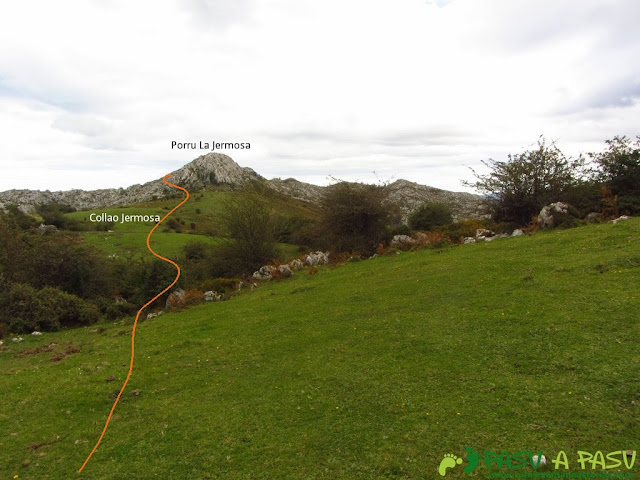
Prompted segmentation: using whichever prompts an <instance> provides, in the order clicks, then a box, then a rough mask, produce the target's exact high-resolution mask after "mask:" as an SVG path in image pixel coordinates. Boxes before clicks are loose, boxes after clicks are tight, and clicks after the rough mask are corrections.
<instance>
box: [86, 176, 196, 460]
mask: <svg viewBox="0 0 640 480" xmlns="http://www.w3.org/2000/svg"><path fill="white" fill-rule="evenodd" d="M172 176H173V175H172V174H170V173H169V174H167V175H165V176H164V177H162V181H163V182H164V183H166V184H167V185H169V186H170V187H174V188H177V189H179V190H182V191H183V192H184V193H186V194H187V196H186V197H185V199H184V200H183V201H182V202H180V203H179V204H178V205H176V206H175V207H173V209H172V210H171V211H170V212H169V213H167V214H166V215H165V216H164V217H163V218H162V220H160V221H159V222H158V223H156V224H155V225H154V227H153V228H152V229H151V231H150V232H149V235H147V248H148V249H149V251H150V252H151V253H153V254H154V255H155V256H156V257H158V258H159V259H161V260H164V261H165V262H169V263H170V264H172V265H173V266H174V267H176V269H177V270H178V273H177V274H176V278H175V279H174V280H173V282H172V283H171V285H169V286H168V287H167V288H165V289H164V290H162V291H161V292H160V293H159V294H157V295H156V296H155V297H153V298H152V299H151V300H149V301H148V302H147V303H145V304H144V305H143V306H142V308H140V310H138V314H137V315H136V319H135V321H134V322H133V330H132V332H131V363H130V364H129V373H128V374H127V379H126V380H125V381H124V384H123V385H122V388H121V389H120V393H118V396H117V397H116V401H115V402H114V403H113V407H111V411H110V412H109V416H108V417H107V422H106V423H105V424H104V428H103V429H102V434H101V435H100V438H99V439H98V442H97V443H96V445H95V447H93V450H91V453H90V454H89V456H88V457H87V459H86V460H85V461H84V463H83V464H82V466H81V467H80V470H78V472H82V470H83V469H84V467H85V466H86V465H87V462H88V461H89V459H90V458H91V457H92V456H93V454H94V453H95V451H96V450H97V449H98V445H100V442H102V438H103V437H104V434H105V432H106V431H107V427H108V426H109V422H110V421H111V416H112V415H113V411H114V410H115V409H116V405H118V402H119V401H120V396H121V395H122V392H124V389H125V388H126V386H127V383H129V378H130V377H131V372H132V371H133V356H134V346H135V338H136V326H137V325H138V319H139V318H140V314H141V313H142V311H143V310H144V309H145V308H147V307H148V306H149V305H151V304H152V303H153V302H155V301H156V300H157V299H158V298H160V296H162V295H163V294H164V293H165V292H167V291H168V290H169V289H170V288H171V287H173V286H174V285H175V284H176V282H177V281H178V279H179V278H180V267H179V266H178V264H177V263H176V262H174V261H172V260H169V259H168V258H165V257H163V256H162V255H158V254H157V253H156V252H154V251H153V249H152V248H151V245H149V240H150V239H151V234H152V233H153V232H154V231H155V229H156V228H158V226H159V225H160V224H161V223H162V222H164V221H165V220H166V219H167V217H169V215H171V214H172V213H173V212H175V211H176V210H177V209H178V208H180V207H181V206H182V205H184V204H185V202H186V201H187V200H189V192H188V191H187V190H186V189H185V188H182V187H179V186H178V185H174V184H173V183H169V182H167V177H172Z"/></svg>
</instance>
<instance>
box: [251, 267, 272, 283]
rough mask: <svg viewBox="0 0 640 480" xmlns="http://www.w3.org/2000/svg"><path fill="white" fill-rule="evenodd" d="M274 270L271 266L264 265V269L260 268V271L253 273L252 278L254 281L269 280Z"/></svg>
mask: <svg viewBox="0 0 640 480" xmlns="http://www.w3.org/2000/svg"><path fill="white" fill-rule="evenodd" d="M275 270H276V268H275V267H272V266H271V265H265V266H264V267H260V270H258V271H257V272H253V278H255V279H256V280H271V279H272V278H273V272H275Z"/></svg>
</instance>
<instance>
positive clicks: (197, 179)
mask: <svg viewBox="0 0 640 480" xmlns="http://www.w3.org/2000/svg"><path fill="white" fill-rule="evenodd" d="M172 175H173V177H171V178H170V179H169V180H170V181H171V182H172V183H175V184H176V185H180V186H182V187H184V188H186V189H187V190H189V191H190V192H196V191H198V190H202V189H205V188H208V187H211V186H226V187H229V188H239V187H242V186H243V185H246V184H247V183H250V182H260V183H263V184H264V185H266V186H267V187H269V188H271V189H272V190H275V191H276V192H279V193H281V194H283V195H287V196H289V197H292V198H295V199H299V200H303V201H306V202H310V203H313V204H318V203H319V202H320V200H321V199H322V196H323V194H324V191H325V189H326V188H327V187H320V186H318V185H311V184H309V183H304V182H300V181H298V180H296V179H294V178H287V179H285V180H282V179H280V178H275V179H272V180H266V179H265V178H264V177H262V176H260V175H258V174H257V173H256V172H255V171H253V170H252V169H250V168H243V167H240V166H239V165H238V164H237V163H236V162H234V161H233V160H232V159H231V157H229V156H227V155H223V154H220V153H208V154H206V155H202V156H200V157H198V158H196V159H195V160H193V161H191V162H189V163H188V164H186V165H185V166H184V167H182V168H180V169H178V170H176V171H174V172H172ZM387 188H388V189H389V199H390V200H391V201H392V202H394V203H396V204H398V206H399V207H400V210H401V213H402V216H403V217H404V220H405V221H406V219H407V218H408V216H409V215H410V213H411V212H412V211H414V210H415V209H416V208H418V207H419V206H420V205H422V204H423V203H425V202H441V203H444V204H446V205H448V206H449V207H450V208H451V210H452V211H453V212H454V219H456V220H457V219H463V218H480V217H482V216H483V215H482V207H481V201H482V197H480V196H478V195H473V194H471V193H464V192H449V191H447V190H440V189H438V188H433V187H428V186H426V185H419V184H417V183H414V182H409V181H407V180H397V181H396V182H394V183H392V184H390V185H388V186H387ZM175 193H176V191H175V189H173V188H171V187H169V186H167V185H165V184H164V183H163V182H162V180H161V179H157V180H153V181H151V182H147V183H145V184H144V185H132V186H130V187H128V188H110V189H102V190H91V191H84V190H68V191H64V192H50V191H48V190H47V191H44V192H43V191H39V190H9V191H6V192H1V193H0V209H3V208H5V207H4V205H5V204H19V205H21V208H22V209H24V210H26V211H35V209H34V207H33V206H34V205H42V204H46V203H60V204H65V205H70V206H72V207H74V208H75V209H77V210H89V209H95V208H100V207H121V206H127V205H133V204H136V203H140V202H147V201H150V200H154V199H157V198H163V197H165V196H167V195H172V194H175Z"/></svg>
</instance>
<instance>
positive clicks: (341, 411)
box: [0, 219, 640, 479]
mask: <svg viewBox="0 0 640 480" xmlns="http://www.w3.org/2000/svg"><path fill="white" fill-rule="evenodd" d="M639 267H640V221H639V220H638V219H632V220H630V221H628V222H622V223H620V224H618V225H611V224H603V225H596V226H588V227H581V228H577V229H573V230H566V231H558V232H552V233H541V234H536V235H534V236H532V237H527V236H525V237H519V238H513V239H508V240H500V241H496V242H492V243H486V244H476V245H466V246H461V247H455V248H451V249H446V250H442V251H432V250H423V251H419V252H415V253H403V254H400V255H393V256H389V257H382V258H376V259H374V260H370V261H366V262H357V263H352V264H348V265H345V266H343V267H340V268H337V269H335V270H329V269H326V270H321V271H320V272H319V273H318V274H317V275H308V274H307V273H306V272H300V273H299V274H298V275H297V276H296V277H294V278H292V279H290V280H287V281H283V282H279V283H271V284H265V285H264V286H261V287H260V288H259V289H258V290H257V291H255V292H252V293H250V294H245V295H242V296H240V297H239V298H237V299H234V300H232V301H228V302H223V303H216V304H210V305H202V306H199V307H195V308H192V309H190V310H188V311H186V312H182V313H176V314H166V315H163V316H161V317H158V318H156V319H153V320H150V321H146V322H144V323H142V324H141V325H140V326H139V330H138V334H137V336H136V340H137V343H136V364H135V369H134V374H133V376H132V379H131V383H130V386H129V387H128V388H127V391H126V392H125V395H124V397H123V399H122V401H121V403H120V404H119V406H118V408H117V410H116V413H115V416H114V419H113V421H112V423H111V425H110V427H109V430H108V431H107V434H106V437H105V439H104V442H103V444H102V445H101V446H100V448H99V449H98V451H97V453H96V455H94V457H93V458H92V460H91V461H90V462H89V464H88V466H87V468H86V469H85V471H84V472H83V473H82V475H75V474H74V472H75V471H76V470H77V469H78V468H79V467H80V465H81V464H82V462H83V461H84V459H85V457H86V455H87V454H88V453H89V452H90V450H91V448H92V447H93V444H94V442H95V441H96V440H97V438H98V436H99V433H100V431H101V429H102V426H103V423H104V421H105V419H106V416H107V414H108V411H109V409H110V407H111V405H112V403H113V400H112V398H111V397H110V393H112V392H115V391H117V390H118V389H119V387H120V385H121V382H122V381H123V380H124V378H125V375H126V371H127V366H128V358H129V346H130V342H129V340H130V337H129V334H130V327H129V326H122V325H102V327H103V328H104V331H99V332H100V333H99V332H95V331H94V330H95V327H93V328H82V329H77V330H73V331H66V332H61V333H56V334H45V335H44V336H42V337H31V336H29V337H28V338H26V339H25V342H23V343H21V344H18V345H13V344H9V345H6V340H7V339H5V346H4V347H0V348H1V351H0V371H1V372H2V375H0V391H1V392H2V397H1V398H2V409H1V410H0V452H2V455H0V473H1V474H2V477H3V478H10V477H12V476H13V475H16V474H17V475H19V478H20V479H30V478H34V479H36V478H37V479H68V478H87V479H122V478H136V479H138V478H141V479H142V478H145V479H146V478H180V479H182V478H184V479H186V478H194V479H201V478H225V479H226V478H228V479H290V478H291V479H295V478H306V479H320V478H323V479H329V478H331V479H334V478H335V479H375V478H412V479H413V478H416V479H417V478H439V476H438V475H437V473H436V469H437V467H438V464H439V462H440V460H441V459H442V457H443V455H444V454H445V453H449V452H451V453H455V454H456V455H462V454H463V453H464V448H465V446H467V445H471V446H474V447H475V448H476V449H478V450H480V451H482V450H485V449H486V450H492V451H502V450H508V451H511V452H517V451H520V450H525V449H532V450H533V449H535V450H537V449H542V450H543V451H544V452H545V453H547V455H548V456H549V454H551V455H552V458H554V457H555V453H556V452H557V451H558V450H562V449H563V450H565V451H566V452H567V453H568V454H569V455H570V457H571V456H572V455H575V452H576V451H577V450H580V449H583V450H589V451H592V452H594V451H596V450H599V449H600V450H604V451H605V452H606V451H615V450H620V449H634V448H635V445H636V443H635V442H637V439H638V437H639V436H640V428H639V426H638V420H639V418H638V405H637V404H638V403H639V402H640V368H639V366H640V365H639V362H640V353H639V352H640V350H639V348H638V347H639V346H640V345H639V344H640V335H639V333H640V329H639V325H638V320H639V315H640V314H638V312H639V311H640V309H639V306H640V305H639V303H640V302H639V296H640V293H638V286H640V268H639ZM50 342H57V343H58V344H59V345H58V346H56V347H54V352H51V353H49V352H43V353H39V354H35V355H31V356H26V357H21V358H17V357H16V354H17V353H18V352H24V351H26V350H28V349H32V348H34V347H35V346H38V345H48V344H50ZM9 343H10V342H9ZM71 344H73V345H76V346H79V347H80V351H79V352H78V353H74V354H70V355H69V356H68V357H67V358H65V359H63V360H61V361H58V362H52V361H51V357H52V356H53V355H54V354H55V353H56V352H58V351H61V350H65V349H68V348H69V347H70V346H71ZM109 375H114V376H115V377H116V378H117V381H115V382H111V383H109V382H106V381H105V379H106V378H107V377H108V376H109ZM134 389H140V390H142V392H141V393H140V395H139V396H131V395H130V392H131V391H132V390H134ZM40 444H42V445H40ZM38 445H40V446H38ZM36 447H37V448H36ZM25 460H28V461H30V465H29V466H28V467H22V466H21V463H22V462H23V461H25ZM573 471H575V470H573ZM486 474H487V471H486V469H484V467H479V468H478V471H477V472H476V474H474V477H476V478H486ZM462 476H463V475H462V474H461V468H458V469H457V470H456V469H454V470H451V471H450V473H449V475H447V478H461V477H462Z"/></svg>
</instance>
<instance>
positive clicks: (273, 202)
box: [66, 190, 318, 258]
mask: <svg viewBox="0 0 640 480" xmlns="http://www.w3.org/2000/svg"><path fill="white" fill-rule="evenodd" d="M236 194H237V192H229V191H211V190H207V191H202V192H194V193H193V195H192V196H191V198H190V200H189V201H188V202H187V203H186V204H185V205H183V206H182V207H180V209H179V210H177V211H176V212H175V213H174V214H173V215H171V217H170V219H174V220H176V221H177V222H178V223H179V224H180V228H181V233H176V232H175V231H173V230H172V229H170V228H168V226H167V225H166V224H163V225H161V226H160V227H159V228H158V230H156V232H154V234H153V236H152V239H151V246H152V248H153V249H154V250H155V251H156V252H158V253H159V254H161V255H164V256H168V257H172V258H175V257H176V256H178V255H179V254H181V253H182V248H183V247H184V245H186V244H187V243H190V242H196V241H197V242H201V243H205V244H217V243H219V242H220V241H221V238H223V237H224V236H225V234H226V233H225V232H224V228H223V227H222V226H221V220H220V214H221V213H222V211H223V209H224V204H225V202H226V201H229V200H230V199H232V197H233V195H236ZM264 198H265V202H266V203H267V205H268V207H269V208H270V209H271V211H272V212H273V213H274V215H279V216H285V217H286V216H289V217H291V216H293V217H300V218H309V219H310V218H315V217H316V216H317V214H318V213H317V211H315V210H313V208H312V207H310V206H309V205H307V204H305V203H304V202H301V201H298V200H295V199H291V198H288V197H283V196H280V195H278V194H275V193H272V194H270V195H265V196H264ZM180 200H181V198H180V199H162V200H155V201H152V202H146V203H141V204H139V205H134V206H131V207H120V208H115V207H114V208H100V209H95V210H83V211H78V212H72V213H68V214H66V216H67V217H69V218H73V219H75V220H77V221H79V222H81V223H82V224H85V225H86V229H87V231H83V232H81V235H82V236H83V237H84V238H85V240H86V241H87V242H88V243H90V244H92V245H94V246H96V247H98V248H100V249H101V250H102V251H104V252H105V253H106V254H108V255H119V256H123V257H125V258H146V257H148V256H149V251H148V250H147V247H146V238H147V234H148V233H149V231H150V230H151V228H152V227H153V225H154V224H155V222H140V223H138V222H126V223H120V222H118V223H115V224H114V225H113V226H112V227H111V229H110V230H111V231H108V232H107V231H95V225H96V224H95V223H93V222H91V221H90V218H91V214H101V213H105V214H107V215H112V216H117V217H118V218H122V215H123V214H124V215H150V216H153V215H159V216H160V218H162V217H164V216H165V215H166V214H167V213H168V212H169V210H171V209H172V208H173V207H174V206H175V205H177V204H178V203H179V202H180ZM167 222H168V221H167ZM279 248H280V251H281V252H282V255H283V258H292V257H294V256H296V255H297V254H298V252H297V247H296V246H295V245H290V244H284V243H281V244H279Z"/></svg>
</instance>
